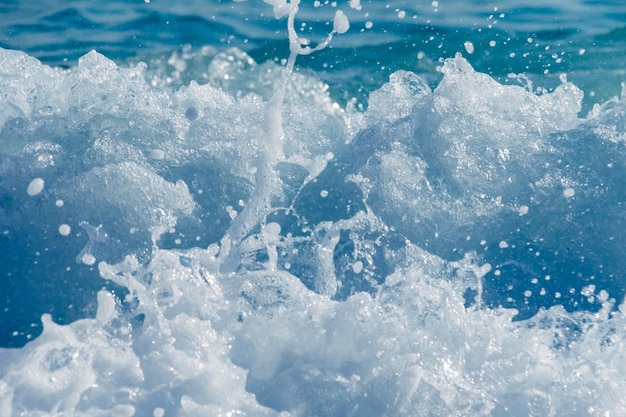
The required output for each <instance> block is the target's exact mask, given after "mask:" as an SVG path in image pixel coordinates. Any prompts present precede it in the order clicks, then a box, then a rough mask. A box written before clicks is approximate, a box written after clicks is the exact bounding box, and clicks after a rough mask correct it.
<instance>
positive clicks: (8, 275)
mask: <svg viewBox="0 0 626 417" xmlns="http://www.w3.org/2000/svg"><path fill="white" fill-rule="evenodd" d="M344 24H345V22H343V21H342V18H341V17H339V18H337V19H336V20H335V26H336V27H335V28H334V30H335V31H336V32H341V31H342V29H343V28H344V27H345V25H344ZM198 53H201V54H206V55H205V57H207V58H206V59H209V60H210V61H211V62H214V63H215V65H214V66H213V67H212V68H216V70H218V71H221V72H220V73H221V74H223V73H228V70H226V68H239V69H240V72H239V73H238V74H237V75H238V76H239V77H240V79H245V80H247V84H246V85H248V86H249V88H248V91H247V92H242V91H241V86H240V85H239V86H234V85H230V87H229V85H228V84H225V85H224V86H223V88H218V87H216V86H212V85H211V84H204V85H200V84H198V83H195V82H192V83H190V84H189V85H185V86H182V87H176V88H174V87H171V86H170V87H168V83H167V82H166V81H164V80H163V79H159V78H158V77H156V76H155V75H154V74H155V72H152V73H151V72H150V68H149V67H147V66H146V65H145V64H139V65H135V66H130V67H122V66H119V65H117V64H115V63H114V62H112V61H110V60H108V59H107V58H106V57H104V56H102V55H99V54H98V53H96V52H92V53H89V54H87V55H86V56H84V57H83V58H81V60H80V61H79V64H78V65H77V66H76V67H74V68H71V69H68V70H62V69H57V68H50V67H47V66H45V65H42V64H41V63H39V62H38V61H37V60H35V59H34V58H32V57H29V56H27V55H26V54H24V53H21V52H16V51H8V50H0V58H1V59H0V63H1V64H0V74H1V75H0V84H1V85H2V91H3V96H4V100H3V101H2V103H1V104H0V121H1V124H2V130H1V140H0V156H1V158H2V160H1V161H2V162H1V165H0V191H1V193H2V200H1V201H2V202H3V203H2V204H3V205H2V210H1V211H0V232H1V235H0V242H1V243H2V250H3V256H4V257H5V259H7V260H10V261H9V262H6V263H4V262H3V265H2V267H1V268H2V269H1V270H2V272H3V277H2V278H3V279H5V280H6V282H11V283H12V284H11V285H12V286H9V284H6V285H7V288H13V290H12V291H14V292H13V294H22V293H20V291H27V293H28V297H31V299H33V300H38V299H42V300H46V294H45V293H46V292H48V291H49V288H51V286H53V285H54V286H55V287H54V288H57V287H60V288H62V289H63V291H59V290H56V291H55V292H54V294H59V293H63V294H64V295H63V296H64V297H66V298H64V299H63V300H55V301H56V304H55V305H56V306H59V305H66V306H67V310H68V311H74V313H73V315H72V314H70V313H63V312H59V311H55V310H54V309H51V310H52V313H49V312H46V314H43V316H41V322H42V325H43V329H42V331H41V334H40V335H38V336H37V332H36V331H33V330H32V329H29V323H30V322H29V321H28V320H30V317H27V315H24V318H23V319H22V320H26V321H25V322H19V320H20V317H18V316H19V315H16V316H12V317H15V318H14V319H13V320H15V321H8V323H9V325H8V326H11V327H8V326H6V328H8V329H15V328H17V329H19V331H15V332H14V333H12V334H11V335H3V340H12V339H19V340H21V341H22V342H21V344H23V343H24V342H25V341H26V340H29V339H34V340H31V341H30V342H28V343H27V344H25V345H24V346H23V347H20V348H15V349H0V415H2V416H13V415H33V416H34V415H43V414H62V415H76V416H82V415H84V416H97V415H103V416H104V415H120V416H122V415H128V416H131V415H153V416H163V415H165V416H167V415H179V416H192V415H215V416H233V415H253V416H257V415H258V416H278V415H281V416H287V415H293V416H296V415H297V416H319V415H326V416H357V415H358V416H381V415H389V416H426V415H431V416H468V415H471V416H474V415H475V416H482V415H490V416H504V415H506V416H527V415H564V414H567V415H576V416H586V415H590V416H607V415H619V413H621V410H623V409H624V408H625V407H626V404H625V403H624V400H623V396H622V395H621V393H622V392H623V391H624V389H625V388H626V387H625V386H624V379H623V377H622V376H623V374H624V372H625V369H624V363H626V361H625V360H624V359H625V358H624V350H623V348H622V345H623V343H622V339H623V338H624V335H625V334H626V330H625V325H624V318H623V314H622V309H623V307H622V306H621V302H622V297H623V288H622V287H621V286H620V285H619V283H618V282H617V279H618V278H619V277H620V276H621V275H622V271H624V266H625V265H624V261H623V256H621V254H622V251H623V249H622V248H623V247H624V243H626V242H624V241H623V240H624V237H623V235H622V234H621V233H620V231H621V229H622V227H621V225H622V221H623V220H622V219H623V214H622V207H621V206H622V197H621V190H623V189H624V184H622V178H624V177H625V176H624V175H623V174H624V169H625V168H626V167H625V166H624V164H623V162H622V161H623V160H624V152H625V151H624V148H623V140H624V136H625V135H626V132H625V126H626V125H625V123H624V120H625V119H624V97H623V96H622V97H621V98H615V99H614V100H611V101H610V102H608V103H606V104H605V105H603V106H598V107H597V108H596V109H594V111H593V112H592V113H591V114H590V115H589V116H587V117H581V115H580V109H581V104H580V103H581V99H582V92H581V91H580V90H579V89H578V88H576V87H575V86H574V85H572V84H571V83H567V82H563V84H562V85H560V86H559V87H557V88H556V89H555V90H554V91H553V92H550V93H541V94H537V92H536V91H534V90H533V89H532V88H528V87H527V84H525V85H520V84H516V83H515V82H512V83H511V84H508V85H505V84H501V83H498V82H496V81H495V80H493V79H492V78H490V77H489V76H488V75H486V74H481V73H478V72H476V71H474V69H473V68H472V67H471V65H470V63H469V62H468V61H466V60H465V59H464V58H463V57H461V56H457V57H455V58H451V59H448V60H446V61H445V63H443V66H442V73H443V79H442V81H441V82H440V83H439V85H438V86H437V87H436V88H435V89H434V90H431V89H430V88H429V87H428V86H427V85H426V83H425V82H424V81H423V80H422V79H421V78H420V77H418V76H416V75H415V74H412V73H410V72H403V71H401V72H397V73H394V74H393V75H392V76H391V78H390V80H389V83H387V84H385V85H384V86H382V87H381V88H380V89H378V90H376V91H374V92H372V93H371V95H370V100H369V102H368V108H367V110H366V111H365V112H359V111H356V110H354V109H352V108H350V106H347V107H343V106H341V105H339V104H337V103H336V102H335V101H333V100H332V98H331V97H330V96H329V95H328V93H327V91H326V89H325V88H324V86H323V84H322V83H320V82H319V81H318V80H315V79H314V78H311V77H309V76H305V75H301V74H294V77H293V78H287V79H282V81H281V77H282V71H281V70H280V68H279V67H277V66H276V65H274V64H271V63H265V64H260V65H259V64H256V63H255V62H254V61H253V60H252V59H251V58H250V57H248V56H246V55H245V54H244V53H243V52H241V51H235V50H231V51H230V52H226V53H221V54H219V55H211V54H210V52H209V51H206V50H204V51H202V52H198ZM224 54H226V55H224ZM225 56H226V57H230V58H228V59H226V60H225V61H224V57H225ZM224 62H230V63H231V64H225V65H226V66H225V65H224ZM218 64H219V65H218ZM181 68H182V67H181ZM241 68H245V70H241ZM194 70H197V68H196V69H194ZM517 79H518V80H519V78H517ZM513 81H515V80H513ZM268 83H269V85H278V84H280V83H284V87H283V88H284V90H283V94H284V97H282V100H283V101H282V103H283V105H282V109H281V112H280V116H281V119H280V120H281V126H280V128H281V131H276V132H269V134H270V135H274V134H277V133H278V134H279V135H278V136H276V138H275V139H276V141H280V146H279V147H275V148H273V150H274V151H276V152H275V153H274V154H271V155H268V154H267V153H265V154H264V151H266V148H265V147H266V146H267V142H266V139H267V135H268V128H267V126H266V125H265V124H266V123H267V120H268V119H267V118H268V116H267V106H269V105H272V104H271V103H272V102H271V96H270V95H271V91H270V90H271V89H268V88H267V85H268ZM268 103H270V104H268ZM274 120H275V119H274ZM277 143H278V142H274V143H273V144H272V143H270V145H272V146H278V145H277ZM264 174H268V175H269V174H271V175H272V178H271V182H268V183H267V184H268V185H267V186H268V187H270V188H271V189H270V188H268V189H263V188H262V189H259V188H258V187H259V186H260V185H261V184H264V182H263V181H265V180H264V178H263V175H264ZM33 184H34V185H33ZM44 184H45V186H44ZM35 191H36V192H35ZM255 193H257V195H259V196H260V197H262V198H260V199H259V200H258V201H260V203H259V202H258V201H257V203H254V201H255V200H254V195H255ZM8 201H10V203H8ZM59 202H60V203H59ZM253 203H254V204H253ZM246 209H248V210H251V211H253V213H252V214H251V215H250V216H249V217H247V219H248V220H249V219H254V221H252V222H246V223H244V226H242V227H241V228H239V229H238V230H239V231H238V232H237V233H232V230H233V229H232V227H233V224H237V222H238V220H237V219H240V218H241V217H240V216H242V213H244V211H245V210H246ZM240 222H242V223H243V221H241V220H240ZM61 230H63V232H61ZM25 236H27V238H25ZM224 236H230V237H231V238H232V237H233V236H235V238H234V239H230V242H229V243H231V244H232V243H234V244H235V245H234V246H233V247H236V249H237V250H236V251H232V250H230V251H229V252H228V253H227V255H228V256H224V253H225V252H224V251H225V246H224V244H225V240H224V239H223V238H224ZM20 274H21V275H20ZM34 275H36V276H38V277H39V276H40V277H42V278H41V279H40V280H39V281H35V280H33V279H32V276H34ZM19 277H21V279H22V280H24V282H26V283H24V282H21V281H19V282H18V283H15V282H16V281H14V280H16V279H18V278H19ZM105 283H106V288H105V289H101V287H102V286H103V285H104V284H105ZM3 285H5V284H3ZM19 285H22V287H21V289H17V290H16V289H15V288H19ZM35 304H37V303H35ZM40 307H44V308H45V305H41V306H40ZM7 308H8V309H9V310H8V311H5V313H6V314H8V315H10V314H11V313H12V312H13V311H15V308H16V307H15V306H14V305H12V304H8V307H7ZM57 309H58V307H57ZM33 310H34V313H33V314H36V315H41V313H43V312H45V310H44V311H39V310H37V308H36V307H33ZM22 313H23V312H22ZM31 316H32V314H31ZM520 319H525V320H520ZM70 321H71V323H68V324H61V323H64V322H70ZM3 327H5V326H4V325H3ZM15 345H20V343H17V342H16V343H15Z"/></svg>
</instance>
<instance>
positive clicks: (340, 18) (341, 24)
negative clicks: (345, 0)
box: [333, 10, 350, 34]
mask: <svg viewBox="0 0 626 417" xmlns="http://www.w3.org/2000/svg"><path fill="white" fill-rule="evenodd" d="M348 29H350V21H349V20H348V17H347V16H346V15H345V14H344V13H343V12H342V11H341V10H337V11H336V12H335V18H334V19H333V30H334V31H335V32H337V33H339V34H342V33H346V32H347V31H348Z"/></svg>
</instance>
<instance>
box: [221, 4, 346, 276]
mask: <svg viewBox="0 0 626 417" xmlns="http://www.w3.org/2000/svg"><path fill="white" fill-rule="evenodd" d="M264 1H265V2H266V3H268V4H270V5H272V6H273V7H274V14H275V16H276V18H277V19H281V18H283V17H285V16H287V30H288V33H289V58H288V59H287V64H286V66H285V68H284V71H283V75H282V78H281V80H280V82H279V83H278V84H277V85H276V87H275V90H274V94H273V95H272V97H271V98H270V99H269V101H268V102H267V103H266V106H265V114H264V123H263V134H264V141H263V147H262V149H261V154H260V155H259V158H258V164H257V167H256V174H255V180H256V184H255V188H254V192H253V194H252V196H251V197H250V200H249V201H248V203H247V205H246V207H245V208H244V210H243V211H242V212H241V213H240V215H238V216H237V218H236V219H235V220H234V222H233V223H232V225H231V226H230V228H229V229H228V231H227V232H226V234H225V235H224V237H223V238H222V240H221V251H220V259H221V260H222V262H223V263H222V265H223V270H224V271H228V270H233V269H234V266H235V265H236V259H237V258H238V256H239V255H240V250H239V245H240V244H241V242H242V241H243V240H244V239H245V238H246V237H247V236H249V235H250V233H251V232H252V230H253V229H254V228H255V227H257V226H261V227H262V228H265V225H264V224H263V219H264V218H265V217H266V216H267V214H269V212H270V211H271V208H272V207H271V205H272V203H271V200H272V198H273V197H275V196H276V195H278V194H279V193H280V192H281V186H280V179H279V178H278V175H277V172H276V163H277V162H278V161H281V160H283V159H284V152H283V138H284V131H283V120H282V113H283V103H284V99H285V90H286V88H287V85H288V84H289V81H290V80H291V77H292V74H293V69H294V65H295V63H296V58H297V57H298V56H299V55H309V54H312V53H314V52H317V51H321V50H322V49H324V48H326V46H328V44H329V43H330V41H331V40H332V38H333V36H334V35H335V34H342V33H345V32H347V31H348V29H349V28H350V23H349V21H348V18H347V17H346V15H345V14H344V13H343V12H342V11H340V10H338V11H337V12H336V13H335V17H334V20H333V29H332V30H331V31H330V33H328V35H327V36H326V38H325V39H324V40H323V41H322V42H320V43H319V44H317V46H315V47H311V46H309V45H307V44H306V43H307V42H304V41H303V40H302V39H301V38H300V37H299V36H298V34H297V33H296V30H295V18H296V14H297V13H298V6H299V5H300V0H292V1H290V2H289V3H288V2H286V1H285V0H282V1H281V0H264ZM276 227H278V232H279V231H280V226H278V225H277V224H273V225H272V227H271V228H270V230H274V229H276ZM268 233H269V232H268ZM269 234H271V235H274V234H272V233H269ZM266 235H267V234H266Z"/></svg>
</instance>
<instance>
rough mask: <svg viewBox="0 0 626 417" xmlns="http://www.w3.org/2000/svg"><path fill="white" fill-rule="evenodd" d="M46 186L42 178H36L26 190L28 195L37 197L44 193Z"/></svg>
mask: <svg viewBox="0 0 626 417" xmlns="http://www.w3.org/2000/svg"><path fill="white" fill-rule="evenodd" d="M44 186H45V182H44V180H43V179H42V178H35V179H34V180H32V181H31V182H30V183H29V184H28V187H27V188H26V193H27V194H28V195H29V196H31V197H33V196H36V195H37V194H39V193H40V192H42V191H43V188H44Z"/></svg>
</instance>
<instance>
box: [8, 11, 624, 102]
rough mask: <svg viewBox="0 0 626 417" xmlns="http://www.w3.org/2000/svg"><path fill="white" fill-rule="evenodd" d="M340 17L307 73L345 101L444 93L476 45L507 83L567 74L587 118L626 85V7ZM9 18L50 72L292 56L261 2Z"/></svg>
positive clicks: (316, 20)
mask: <svg viewBox="0 0 626 417" xmlns="http://www.w3.org/2000/svg"><path fill="white" fill-rule="evenodd" d="M311 3H312V2H311ZM339 7H340V8H341V9H342V10H345V12H346V14H347V15H348V17H349V19H350V21H351V26H352V28H351V30H350V31H349V32H348V33H347V34H345V35H343V36H340V37H338V38H337V39H335V41H334V42H333V44H332V47H331V48H330V49H328V50H326V51H323V52H322V53H320V54H318V55H313V56H311V57H310V58H308V59H307V58H300V60H299V62H298V64H299V65H301V66H303V67H307V68H312V69H314V70H315V71H316V73H317V74H318V76H320V77H322V78H323V79H324V80H326V81H328V82H329V83H330V88H331V90H332V91H333V92H334V93H335V95H337V96H342V95H343V96H344V99H346V98H349V97H352V96H357V97H359V98H363V97H364V96H366V95H367V93H369V92H370V91H371V90H372V89H374V88H377V87H379V86H380V85H381V84H382V83H384V82H385V81H386V80H387V78H388V76H389V74H390V73H391V72H393V71H395V70H398V69H405V70H410V71H413V72H416V73H418V74H421V75H423V76H425V77H427V79H428V80H429V81H430V82H431V84H433V85H435V84H436V82H437V80H438V74H437V72H436V67H437V65H440V59H441V58H448V57H451V56H454V54H455V53H456V52H463V53H465V52H466V49H465V47H464V44H465V43H466V42H471V43H472V44H473V48H474V52H473V54H472V55H471V56H469V54H467V53H466V55H467V56H469V59H470V62H471V63H472V64H473V65H474V66H475V68H476V69H477V70H478V71H481V72H485V73H488V74H491V75H493V76H495V77H499V78H502V77H503V76H505V75H507V74H509V73H525V74H527V75H529V76H530V77H531V78H533V79H535V78H536V79H537V80H540V81H539V83H538V84H540V85H541V86H544V87H546V88H550V87H552V86H554V85H555V84H557V83H558V80H557V76H558V74H560V73H566V74H567V75H568V77H569V79H570V80H571V81H573V82H575V84H576V85H578V86H579V87H581V88H582V89H583V90H584V91H585V92H587V99H588V101H587V102H586V105H587V106H588V103H590V102H602V101H605V100H606V99H608V98H610V97H612V96H613V95H615V94H616V93H618V92H619V90H620V83H621V82H622V81H623V77H624V62H625V60H626V55H625V54H626V52H625V50H626V48H625V47H624V43H625V42H626V35H625V34H624V25H625V24H626V17H625V16H626V15H625V13H624V9H625V8H626V2H624V1H621V0H620V1H582V0H576V1H566V0H563V1H560V0H550V1H513V2H510V1H508V2H498V1H478V0H476V1H469V0H468V1H453V2H428V1H423V2H413V1H402V0H398V1H395V2H386V1H368V2H363V3H362V9H361V10H360V11H357V10H354V9H351V8H350V7H348V5H347V2H346V4H344V5H341V4H339ZM0 13H1V14H2V21H1V22H0V46H2V47H5V48H12V49H18V50H22V51H25V52H27V53H29V54H31V55H33V56H35V57H37V58H38V59H40V60H41V61H42V62H43V63H46V64H49V65H62V66H71V65H74V64H75V63H76V60H77V59H78V58H79V57H80V56H82V55H84V54H85V53H87V52H89V51H90V50H92V49H95V50H97V51H98V52H100V53H102V54H104V55H106V56H107V57H109V58H111V59H114V60H116V61H118V62H122V61H124V60H125V59H127V58H129V57H134V58H139V59H145V57H146V56H153V55H159V54H167V53H171V52H175V51H179V50H180V49H181V48H182V47H183V46H184V45H191V46H193V47H195V48H198V47H202V46H205V45H211V46H215V47H217V48H220V49H221V48H226V47H228V46H235V47H238V48H240V49H242V50H244V51H246V52H248V53H249V54H250V55H251V56H252V57H253V58H254V59H255V60H257V61H259V62H262V61H265V60H268V59H270V60H271V59H276V58H284V57H285V56H286V48H287V45H286V42H285V37H286V28H285V21H284V20H283V21H278V20H276V19H274V16H273V12H272V10H271V7H270V6H269V5H267V4H265V3H263V2H261V1H245V2H233V1H201V0H192V1H188V2H185V4H184V5H178V4H177V5H174V4H171V2H164V1H152V2H147V3H146V2H143V1H104V2H98V3H97V4H94V3H92V2H86V1H69V2H64V3H63V4H62V5H60V4H59V3H58V2H55V1H47V0H44V1H39V2H34V1H32V2H31V1H18V2H14V3H11V4H2V5H0ZM333 13H334V9H332V8H330V7H328V6H327V7H325V8H324V7H319V8H316V7H313V6H312V4H303V5H302V6H301V11H300V13H299V15H298V19H299V21H301V22H302V24H303V25H305V26H303V27H302V28H301V33H302V34H303V35H304V36H310V38H311V40H312V41H313V42H315V41H319V40H321V39H322V38H323V36H324V35H325V33H326V29H327V26H326V25H327V24H328V22H329V21H331V20H332V16H333ZM370 25H371V26H370ZM418 53H420V55H419V56H420V58H421V59H416V58H417V55H418ZM600 74H601V75H600ZM344 91H346V92H344ZM586 108H587V107H586Z"/></svg>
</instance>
